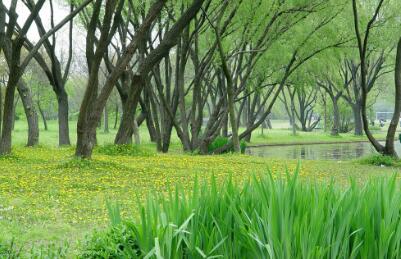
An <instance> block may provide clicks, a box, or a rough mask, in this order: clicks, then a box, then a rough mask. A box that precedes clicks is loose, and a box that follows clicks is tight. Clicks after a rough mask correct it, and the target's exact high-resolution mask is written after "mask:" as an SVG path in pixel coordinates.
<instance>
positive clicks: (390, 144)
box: [384, 38, 401, 157]
mask: <svg viewBox="0 0 401 259" xmlns="http://www.w3.org/2000/svg"><path fill="white" fill-rule="evenodd" d="M395 63H396V64H395V71H394V74H395V105H394V113H393V117H392V119H391V122H390V125H389V128H388V131H387V138H386V145H385V148H384V154H385V155H390V156H394V157H397V152H396V151H395V148H394V138H395V132H396V130H397V126H398V122H399V120H400V115H401V38H400V40H399V41H398V46H397V56H396V62H395Z"/></svg>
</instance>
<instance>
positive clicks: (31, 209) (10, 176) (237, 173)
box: [0, 147, 400, 243]
mask: <svg viewBox="0 0 401 259" xmlns="http://www.w3.org/2000/svg"><path fill="white" fill-rule="evenodd" d="M72 155H73V149H72V148H61V149H57V148H49V147H46V148H44V147H37V148H21V147H17V148H15V149H14V152H13V155H11V156H9V157H3V158H1V160H0V172H1V174H0V204H1V206H2V207H3V209H2V210H0V216H1V218H2V219H1V220H0V236H1V237H3V238H6V239H11V238H16V240H17V241H18V242H19V243H26V242H28V243H30V242H45V241H62V240H65V239H67V240H70V241H71V240H79V239H81V238H82V237H83V236H84V235H85V234H86V233H88V232H89V231H90V230H92V229H93V228H103V227H105V226H107V222H108V214H107V210H106V201H113V202H117V203H119V204H121V206H122V214H123V215H124V216H125V217H133V216H135V215H136V209H137V207H138V204H139V203H138V201H139V202H141V201H142V200H143V199H144V197H145V196H146V195H147V194H148V193H149V192H164V191H166V190H167V187H168V186H174V185H175V184H176V183H180V184H184V186H185V187H186V188H189V189H190V188H192V182H193V180H194V179H195V177H198V178H199V179H201V180H208V179H210V177H211V176H212V175H214V176H216V177H217V179H218V180H223V179H224V178H225V177H226V176H229V175H231V176H232V177H233V179H234V180H235V181H238V182H241V181H243V180H244V179H248V178H249V177H250V176H252V175H253V174H256V175H258V174H263V173H266V172H268V171H269V170H271V171H272V172H273V175H274V176H275V177H278V176H279V175H280V174H282V173H283V172H285V169H286V168H288V169H289V170H290V171H292V170H294V168H295V167H296V166H297V161H291V160H290V161H288V160H287V161H285V160H276V159H275V160H273V159H263V158H256V157H249V156H246V155H222V156H195V155H185V154H168V155H165V154H155V153H154V154H152V153H146V154H144V155H138V156H108V155H102V154H99V153H98V152H95V154H94V157H93V160H92V161H80V160H76V159H74V158H73V157H72ZM394 172H400V170H398V169H395V168H380V167H374V166H369V165H361V164H359V163H358V162H355V161H354V162H341V163H338V162H329V161H302V162H301V170H300V177H301V179H303V180H306V181H312V182H314V181H330V180H331V179H332V180H333V181H334V182H335V183H338V184H347V182H348V180H349V178H354V179H356V180H357V181H358V182H365V181H366V180H367V179H369V178H371V177H377V176H389V175H391V174H392V173H394ZM4 208H8V209H6V210H4Z"/></svg>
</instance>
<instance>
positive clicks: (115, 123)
mask: <svg viewBox="0 0 401 259" xmlns="http://www.w3.org/2000/svg"><path fill="white" fill-rule="evenodd" d="M115 113H116V114H115V115H116V116H115V118H114V127H113V128H114V129H117V123H118V115H119V114H118V104H116V110H115Z"/></svg>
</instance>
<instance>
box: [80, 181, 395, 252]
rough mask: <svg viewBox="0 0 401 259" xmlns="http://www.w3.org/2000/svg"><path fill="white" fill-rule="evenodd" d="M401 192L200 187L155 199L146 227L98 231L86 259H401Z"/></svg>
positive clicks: (381, 186) (388, 185) (285, 184)
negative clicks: (189, 191) (189, 192)
mask: <svg viewBox="0 0 401 259" xmlns="http://www.w3.org/2000/svg"><path fill="white" fill-rule="evenodd" d="M400 211H401V191H400V190H399V189H398V188H396V181H395V178H394V177H393V178H391V179H390V180H383V179H382V180H379V181H377V180H376V181H371V182H369V183H368V184H366V185H365V186H364V187H362V188H361V186H358V185H357V184H355V183H353V182H352V183H351V186H350V187H349V188H348V189H346V190H344V189H342V188H336V187H335V186H334V185H329V186H327V185H318V184H315V185H313V184H305V183H302V182H300V181H298V179H297V173H295V174H294V175H293V176H289V174H287V178H286V180H274V179H273V177H272V176H271V175H267V176H264V177H262V178H261V179H260V180H259V179H257V178H254V179H253V180H251V181H249V182H247V183H245V184H244V185H243V186H242V187H239V186H238V185H236V184H234V183H233V182H232V181H231V180H228V181H226V182H225V183H224V184H223V185H222V186H221V185H220V184H217V183H216V181H215V180H212V182H211V184H203V185H202V184H199V183H198V182H195V185H194V188H193V192H192V193H191V194H188V193H186V192H185V191H184V189H183V188H181V187H178V188H177V190H176V191H175V192H173V191H170V192H169V195H167V198H166V196H163V195H162V194H160V195H154V196H153V197H150V198H149V199H148V201H147V203H146V205H145V206H143V207H142V209H141V214H140V215H141V218H140V221H138V222H134V221H126V222H123V223H122V224H120V225H118V226H115V225H114V226H112V227H111V229H109V230H108V231H105V232H97V233H95V234H94V235H93V236H92V237H90V238H89V239H88V240H87V243H85V247H84V251H83V252H82V253H81V257H82V258H143V257H145V258H150V257H155V258H217V257H223V258H400V256H401V246H400V242H399V240H400V239H401V224H400V223H401V219H400Z"/></svg>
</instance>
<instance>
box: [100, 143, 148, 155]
mask: <svg viewBox="0 0 401 259" xmlns="http://www.w3.org/2000/svg"><path fill="white" fill-rule="evenodd" d="M96 151H97V152H98V153H99V154H103V155H108V156H152V155H154V154H155V153H154V152H152V151H151V150H148V149H145V148H143V147H140V146H137V145H129V144H127V145H113V144H108V145H104V146H100V147H98V148H96Z"/></svg>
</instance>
